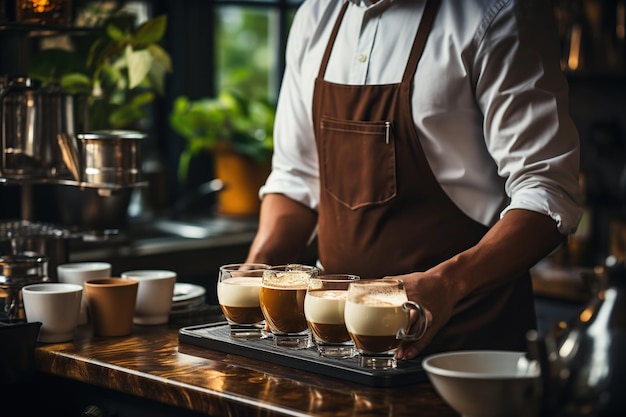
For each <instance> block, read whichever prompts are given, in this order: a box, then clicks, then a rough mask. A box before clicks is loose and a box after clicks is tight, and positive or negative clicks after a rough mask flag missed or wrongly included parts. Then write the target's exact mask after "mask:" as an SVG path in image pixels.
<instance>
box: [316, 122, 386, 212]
mask: <svg viewBox="0 0 626 417" xmlns="http://www.w3.org/2000/svg"><path fill="white" fill-rule="evenodd" d="M321 136H322V137H321V147H320V150H321V155H320V164H321V167H320V169H321V172H322V176H323V181H324V182H323V184H324V187H325V190H326V191H327V192H328V193H329V194H330V195H331V196H332V197H333V198H334V199H336V200H337V201H339V202H340V203H342V204H344V205H345V206H347V207H349V208H351V209H357V208H360V207H364V206H370V205H376V204H383V203H386V202H388V201H390V200H391V199H393V198H394V197H395V196H396V191H397V187H396V151H395V141H394V135H393V125H392V123H391V122H387V121H377V122H359V121H348V120H337V119H332V118H329V117H322V121H321Z"/></svg>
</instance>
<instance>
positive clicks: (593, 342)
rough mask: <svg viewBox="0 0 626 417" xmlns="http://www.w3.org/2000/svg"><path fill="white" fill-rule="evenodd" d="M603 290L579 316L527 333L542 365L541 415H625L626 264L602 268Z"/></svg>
mask: <svg viewBox="0 0 626 417" xmlns="http://www.w3.org/2000/svg"><path fill="white" fill-rule="evenodd" d="M596 276H597V278H598V280H599V284H600V285H599V286H598V287H599V289H598V291H597V292H596V294H595V295H594V296H593V297H592V298H591V299H590V300H589V302H588V303H587V304H586V305H585V306H584V307H583V308H582V309H581V310H580V312H579V313H578V315H576V316H575V317H573V319H571V320H570V321H569V322H567V323H565V322H563V323H556V324H555V326H554V328H553V329H552V330H551V331H550V332H549V333H548V334H546V336H545V338H543V339H540V338H539V337H538V336H537V334H536V333H535V332H529V334H528V335H527V339H528V341H529V349H528V351H529V354H528V356H529V358H530V359H533V360H538V361H539V364H540V367H541V381H542V394H543V407H542V412H541V417H581V416H588V417H605V416H606V417H608V416H623V415H626V397H625V396H624V387H626V263H625V261H624V260H618V259H617V258H616V257H613V256H611V257H609V258H608V259H607V261H606V264H605V265H604V266H602V267H598V268H597V271H596Z"/></svg>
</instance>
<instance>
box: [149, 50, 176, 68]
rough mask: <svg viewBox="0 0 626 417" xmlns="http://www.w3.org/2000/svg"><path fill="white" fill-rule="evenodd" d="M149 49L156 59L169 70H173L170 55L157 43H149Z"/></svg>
mask: <svg viewBox="0 0 626 417" xmlns="http://www.w3.org/2000/svg"><path fill="white" fill-rule="evenodd" d="M148 51H150V54H152V58H154V61H155V62H157V63H158V64H159V65H161V66H162V67H163V68H164V69H165V70H166V71H167V72H171V71H172V59H171V58H170V55H169V54H168V53H167V51H165V49H163V48H161V46H159V45H157V44H153V45H149V46H148Z"/></svg>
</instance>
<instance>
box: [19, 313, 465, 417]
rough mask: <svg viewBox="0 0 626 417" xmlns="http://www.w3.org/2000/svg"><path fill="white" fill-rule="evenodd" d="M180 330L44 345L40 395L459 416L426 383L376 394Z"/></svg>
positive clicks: (209, 408)
mask: <svg viewBox="0 0 626 417" xmlns="http://www.w3.org/2000/svg"><path fill="white" fill-rule="evenodd" d="M178 327H180V326H178ZM178 327H177V326H173V325H169V326H168V325H163V326H135V328H134V330H133V334H132V335H131V336H128V337H121V338H103V337H100V338H97V337H92V335H91V330H90V329H89V327H88V326H83V327H81V328H79V332H78V334H77V336H76V338H75V340H74V341H73V342H71V343H61V344H50V345H44V344H39V345H38V346H37V347H36V349H35V368H36V369H37V371H38V372H39V373H41V375H40V381H43V382H39V384H40V387H41V392H44V391H46V390H51V392H54V391H59V389H56V390H55V388H54V387H53V386H59V387H61V386H63V385H64V384H68V383H69V385H67V387H66V388H61V389H62V390H64V391H65V394H68V395H64V396H63V398H64V399H63V401H57V404H65V403H64V401H65V402H67V401H70V398H74V400H72V401H74V402H76V401H80V400H81V399H83V401H84V403H83V404H78V406H80V407H84V406H85V405H88V404H94V405H97V406H99V407H104V408H106V407H109V410H111V407H112V404H113V402H114V401H117V399H116V398H115V396H113V397H112V396H110V395H108V394H111V393H114V394H115V393H119V394H120V395H124V396H125V397H124V398H125V399H126V401H128V400H129V399H130V400H133V399H141V401H142V402H141V403H139V405H136V404H135V405H134V406H132V407H130V408H129V407H128V406H127V407H126V408H125V409H126V410H130V411H124V410H125V409H124V406H122V405H120V406H118V407H117V408H116V409H115V411H114V412H111V411H109V414H105V415H115V416H119V417H123V416H125V415H129V416H130V415H133V417H137V416H139V415H146V416H147V415H150V416H155V415H176V416H184V415H193V416H197V415H211V416H234V415H237V416H239V415H255V416H308V415H315V416H329V417H331V416H332V417H341V416H389V417H392V416H394V417H395V416H415V415H420V416H425V417H428V416H437V417H446V416H458V414H456V413H455V412H454V411H452V410H451V409H450V408H449V407H448V406H447V405H446V404H445V403H444V402H443V400H442V399H441V398H440V397H439V396H438V395H437V393H436V392H435V391H434V390H433V388H432V386H431V385H430V384H428V383H424V384H417V385H410V386H404V387H398V388H371V387H367V386H364V385H360V384H354V383H349V382H345V381H343V380H339V379H334V378H330V377H323V376H320V375H317V374H313V373H309V372H305V371H299V370H296V369H291V368H287V367H283V366H278V365H273V364H270V363H266V362H263V361H259V360H254V359H248V358H244V357H241V356H236V355H233V354H226V353H222V352H217V351H211V350H208V349H204V348H199V347H194V346H191V345H186V344H179V341H178ZM50 378H52V379H50ZM77 387H78V388H77ZM68 390H76V392H74V394H72V393H71V392H69V391H68ZM78 392H81V393H80V394H78ZM85 392H87V393H89V395H87V394H85ZM107 395H108V396H107ZM52 396H57V394H53V395H52ZM112 398H113V399H112ZM49 407H50V406H48V409H50V408H49ZM138 410H139V411H138ZM155 410H156V411H155ZM64 412H65V413H66V414H65V415H66V416H68V417H71V416H72V415H75V416H76V417H79V416H80V413H75V412H74V411H72V412H71V413H73V414H69V413H68V412H67V411H64ZM157 413H160V414H157ZM22 415H25V414H22ZM26 415H27V414H26ZM51 415H57V414H54V413H53V414H51Z"/></svg>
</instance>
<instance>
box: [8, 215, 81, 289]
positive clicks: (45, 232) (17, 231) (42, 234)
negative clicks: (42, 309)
mask: <svg viewBox="0 0 626 417" xmlns="http://www.w3.org/2000/svg"><path fill="white" fill-rule="evenodd" d="M71 238H72V237H71V233H70V231H69V230H67V229H64V228H62V227H60V226H57V225H53V224H47V223H40V222H31V221H28V220H7V221H2V222H0V256H5V255H31V256H45V257H46V258H47V259H48V268H47V271H46V274H47V276H48V277H49V279H50V281H57V272H56V267H57V265H60V264H62V263H66V262H68V261H69V249H70V240H71Z"/></svg>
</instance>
